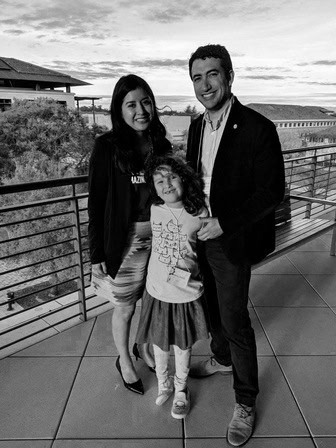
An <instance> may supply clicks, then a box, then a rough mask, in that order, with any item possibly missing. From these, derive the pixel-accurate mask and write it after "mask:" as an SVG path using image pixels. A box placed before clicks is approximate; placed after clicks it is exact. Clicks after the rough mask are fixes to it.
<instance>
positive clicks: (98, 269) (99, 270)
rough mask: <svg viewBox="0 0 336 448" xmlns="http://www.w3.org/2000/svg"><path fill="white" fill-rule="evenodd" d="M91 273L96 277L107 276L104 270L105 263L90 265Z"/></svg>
mask: <svg viewBox="0 0 336 448" xmlns="http://www.w3.org/2000/svg"><path fill="white" fill-rule="evenodd" d="M92 272H94V274H95V275H96V276H104V275H107V269H106V263H105V261H102V262H101V263H97V264H93V265H92Z"/></svg>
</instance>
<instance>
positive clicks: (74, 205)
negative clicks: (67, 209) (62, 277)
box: [71, 185, 87, 321]
mask: <svg viewBox="0 0 336 448" xmlns="http://www.w3.org/2000/svg"><path fill="white" fill-rule="evenodd" d="M72 196H73V199H72V200H71V209H72V212H73V213H72V214H71V216H72V222H73V224H74V237H75V243H74V246H75V251H76V252H77V261H78V268H77V271H78V277H79V279H78V288H79V290H78V298H79V310H80V313H81V316H80V319H81V320H83V321H86V320H87V312H86V302H85V300H86V297H85V280H84V266H83V255H82V241H81V229H80V216H79V205H78V199H77V198H76V188H75V185H73V186H72Z"/></svg>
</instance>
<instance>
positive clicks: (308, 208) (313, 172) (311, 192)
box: [305, 149, 317, 218]
mask: <svg viewBox="0 0 336 448" xmlns="http://www.w3.org/2000/svg"><path fill="white" fill-rule="evenodd" d="M312 165H313V166H312V169H311V170H310V173H311V176H310V182H309V185H308V190H307V196H309V197H313V196H314V189H315V177H316V167H317V155H316V149H315V151H314V155H313V157H312ZM311 208H312V204H311V203H310V202H308V204H307V205H306V211H305V217H306V218H310V215H311Z"/></svg>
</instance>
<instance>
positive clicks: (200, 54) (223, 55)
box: [189, 44, 232, 79]
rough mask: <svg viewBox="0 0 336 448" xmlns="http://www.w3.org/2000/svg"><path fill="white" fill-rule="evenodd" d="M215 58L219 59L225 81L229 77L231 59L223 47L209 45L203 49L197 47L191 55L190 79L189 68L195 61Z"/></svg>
mask: <svg viewBox="0 0 336 448" xmlns="http://www.w3.org/2000/svg"><path fill="white" fill-rule="evenodd" d="M206 58H216V59H220V62H221V66H222V67H223V69H224V72H225V76H226V78H227V79H229V77H230V71H231V70H232V62H231V57H230V54H229V52H228V51H227V49H226V48H225V47H224V46H223V45H219V44H209V45H204V46H203V47H198V48H197V50H196V51H195V52H194V53H192V54H191V56H190V59H189V75H190V78H192V77H191V68H192V65H193V62H194V61H195V60H196V59H206Z"/></svg>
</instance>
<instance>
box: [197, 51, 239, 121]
mask: <svg viewBox="0 0 336 448" xmlns="http://www.w3.org/2000/svg"><path fill="white" fill-rule="evenodd" d="M233 77H234V73H233V70H231V72H230V79H229V81H228V80H227V79H226V77H225V72H224V69H223V67H222V66H221V63H220V59H217V58H206V59H195V61H194V62H193V64H192V67H191V79H192V82H193V84H194V90H195V95H196V98H197V99H198V101H199V102H200V103H202V104H203V106H204V107H205V108H206V109H208V110H209V111H210V112H212V111H213V112H214V111H216V110H218V109H220V108H221V107H222V106H223V105H224V103H225V102H226V101H227V100H228V99H229V98H230V96H231V84H232V82H233Z"/></svg>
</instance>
